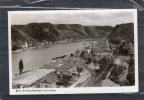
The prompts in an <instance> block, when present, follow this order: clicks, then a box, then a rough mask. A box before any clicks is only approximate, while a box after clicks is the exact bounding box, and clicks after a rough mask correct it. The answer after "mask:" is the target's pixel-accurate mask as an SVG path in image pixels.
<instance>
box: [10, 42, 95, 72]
mask: <svg viewBox="0 0 144 100" xmlns="http://www.w3.org/2000/svg"><path fill="white" fill-rule="evenodd" d="M90 42H91V41H81V42H72V43H64V44H56V45H53V46H51V47H46V46H44V47H41V48H37V49H29V50H26V51H21V52H15V53H12V73H13V75H14V74H18V73H19V66H18V63H19V60H20V59H23V63H24V71H27V70H32V69H36V68H40V67H42V66H43V65H45V64H48V63H49V62H50V61H51V59H52V58H54V57H58V56H62V55H65V54H70V53H72V52H75V50H77V49H82V48H84V46H86V45H88V44H89V43H90ZM95 42H96V41H95ZM83 44H86V45H83Z"/></svg>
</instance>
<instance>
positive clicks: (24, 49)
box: [11, 38, 99, 53]
mask: <svg viewBox="0 0 144 100" xmlns="http://www.w3.org/2000/svg"><path fill="white" fill-rule="evenodd" d="M98 40H99V38H98V39H97V38H96V39H81V40H74V41H56V43H52V44H47V45H39V46H31V47H27V48H23V49H17V50H15V51H12V50H11V52H12V53H19V52H22V51H27V50H32V49H39V48H42V47H51V46H56V45H59V44H67V43H75V42H82V41H98Z"/></svg>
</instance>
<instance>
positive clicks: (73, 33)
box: [11, 23, 113, 47]
mask: <svg viewBox="0 0 144 100" xmlns="http://www.w3.org/2000/svg"><path fill="white" fill-rule="evenodd" d="M112 29H113V27H111V26H93V25H92V26H83V25H79V24H51V23H29V24H27V25H12V28H11V30H12V33H11V34H12V43H13V46H18V47H19V46H20V45H22V44H24V43H25V42H27V43H31V42H42V41H49V42H55V41H61V40H66V39H73V40H77V39H94V38H104V37H106V36H108V35H109V34H110V33H111V31H112Z"/></svg>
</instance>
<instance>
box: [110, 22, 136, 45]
mask: <svg viewBox="0 0 144 100" xmlns="http://www.w3.org/2000/svg"><path fill="white" fill-rule="evenodd" d="M108 39H109V41H110V42H112V43H114V44H118V43H120V42H121V41H126V42H131V43H134V24H133V23H126V24H119V25H116V26H115V27H114V29H113V30H112V32H111V34H110V35H109V36H108Z"/></svg>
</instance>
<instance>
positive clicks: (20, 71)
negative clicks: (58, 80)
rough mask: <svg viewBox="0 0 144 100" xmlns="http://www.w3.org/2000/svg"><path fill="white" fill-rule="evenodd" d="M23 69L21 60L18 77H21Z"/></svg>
mask: <svg viewBox="0 0 144 100" xmlns="http://www.w3.org/2000/svg"><path fill="white" fill-rule="evenodd" d="M23 68H24V66H23V60H22V59H21V60H20V61H19V74H20V75H21V74H22V72H23Z"/></svg>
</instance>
